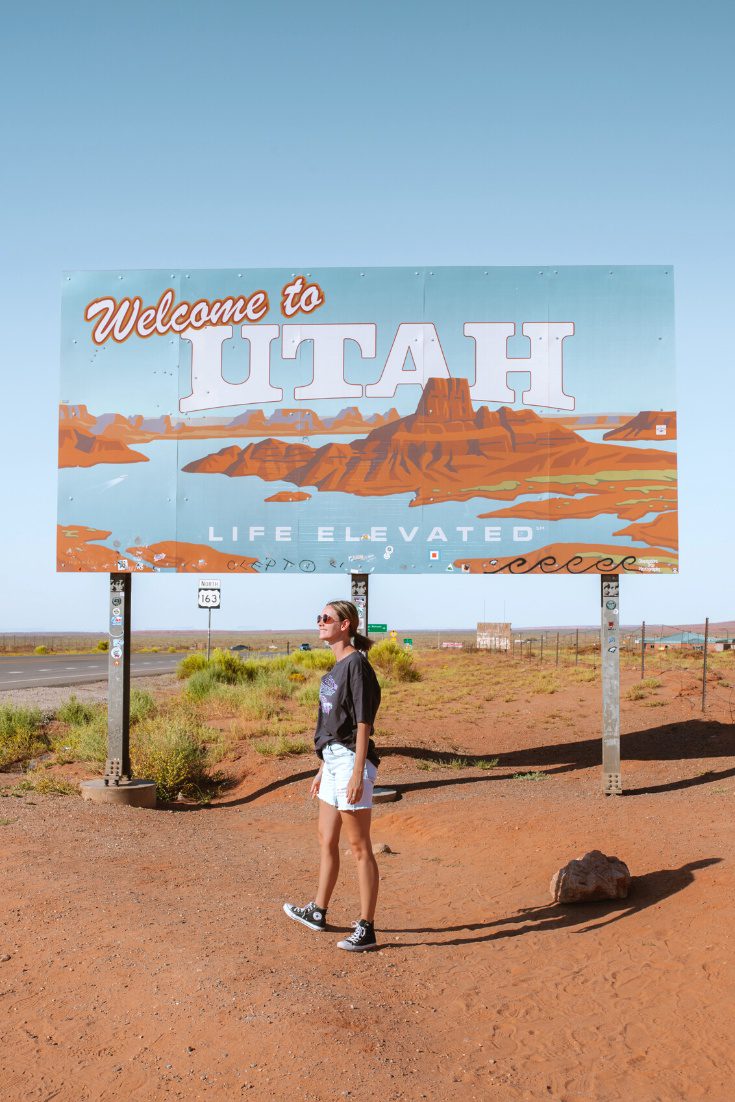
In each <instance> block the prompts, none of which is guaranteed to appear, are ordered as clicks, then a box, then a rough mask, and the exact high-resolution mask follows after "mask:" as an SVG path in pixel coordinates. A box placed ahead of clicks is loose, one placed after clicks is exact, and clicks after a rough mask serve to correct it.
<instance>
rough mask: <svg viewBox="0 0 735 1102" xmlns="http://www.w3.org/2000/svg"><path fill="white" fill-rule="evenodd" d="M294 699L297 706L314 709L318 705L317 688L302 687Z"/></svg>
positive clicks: (312, 686)
mask: <svg viewBox="0 0 735 1102" xmlns="http://www.w3.org/2000/svg"><path fill="white" fill-rule="evenodd" d="M296 699H297V700H298V702H299V704H306V705H309V706H313V707H314V708H316V707H317V706H318V704H319V686H318V685H304V687H303V689H299V691H298V693H297V694H296Z"/></svg>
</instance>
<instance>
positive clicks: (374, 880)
mask: <svg viewBox="0 0 735 1102" xmlns="http://www.w3.org/2000/svg"><path fill="white" fill-rule="evenodd" d="M339 814H340V815H341V816H342V822H343V823H344V827H345V830H346V832H347V838H348V839H349V843H350V849H351V850H352V853H353V856H354V858H355V860H356V862H357V882H358V884H359V886H360V918H365V919H367V921H368V922H372V921H373V919H374V918H375V904H376V903H377V901H378V863H377V861H376V860H375V857H374V855H373V845H372V842H371V841H370V819H371V816H372V812H371V810H370V808H369V807H368V808H363V810H362V811H341V812H339Z"/></svg>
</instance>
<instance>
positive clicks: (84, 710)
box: [52, 697, 107, 764]
mask: <svg viewBox="0 0 735 1102" xmlns="http://www.w3.org/2000/svg"><path fill="white" fill-rule="evenodd" d="M62 712H63V713H64V714H63V716H62V714H61V713H62ZM57 716H58V718H59V719H63V721H64V722H65V723H67V724H68V727H67V728H66V730H65V731H61V732H60V733H59V734H57V735H56V736H55V738H54V740H53V745H52V750H53V751H54V754H55V755H56V761H57V762H58V763H59V764H64V763H65V762H72V761H85V762H96V763H97V764H102V763H104V762H105V761H106V760H107V709H106V708H105V706H104V704H85V703H83V702H82V701H79V700H77V699H76V698H75V697H70V698H69V700H67V701H66V703H65V704H63V705H62V707H61V708H60V709H59V712H58V713H57Z"/></svg>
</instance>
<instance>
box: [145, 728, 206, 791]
mask: <svg viewBox="0 0 735 1102" xmlns="http://www.w3.org/2000/svg"><path fill="white" fill-rule="evenodd" d="M210 734H211V735H212V737H214V733H213V732H208V731H207V729H206V728H204V727H201V726H196V725H193V726H192V725H191V724H189V723H186V722H183V721H182V720H180V719H175V718H174V719H172V718H168V719H167V720H162V719H148V720H144V721H143V723H141V724H140V726H139V727H138V728H136V731H135V734H134V736H133V737H132V738H131V746H130V757H131V764H132V767H133V773H134V775H135V776H136V777H141V778H144V779H145V780H152V781H155V784H156V792H157V794H158V796H159V797H160V798H161V799H162V800H173V799H175V798H176V796H178V794H179V793H180V792H181V793H182V794H183V795H184V796H201V794H202V792H203V791H204V790H206V788H207V787H208V786H209V785H211V783H212V781H213V778H212V776H211V775H210V773H209V771H208V767H209V765H210V763H211V761H212V760H213V758H214V757H215V755H216V748H217V744H216V743H215V744H214V745H212V744H211V742H210V740H209V739H208V738H207V736H208V735H210Z"/></svg>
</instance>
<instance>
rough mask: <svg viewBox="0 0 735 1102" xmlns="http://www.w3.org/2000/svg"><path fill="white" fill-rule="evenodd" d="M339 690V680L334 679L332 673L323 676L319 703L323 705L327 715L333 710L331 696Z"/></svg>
mask: <svg viewBox="0 0 735 1102" xmlns="http://www.w3.org/2000/svg"><path fill="white" fill-rule="evenodd" d="M336 692H337V682H336V681H335V680H334V678H333V677H332V675H331V674H329V673H328V674H325V676H324V677H323V678H322V682H321V686H320V688H319V703H320V704H321V706H322V711H323V712H324V715H325V716H328V715H329V713H330V712H331V710H332V700H331V697H333V696H334V694H335V693H336Z"/></svg>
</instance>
